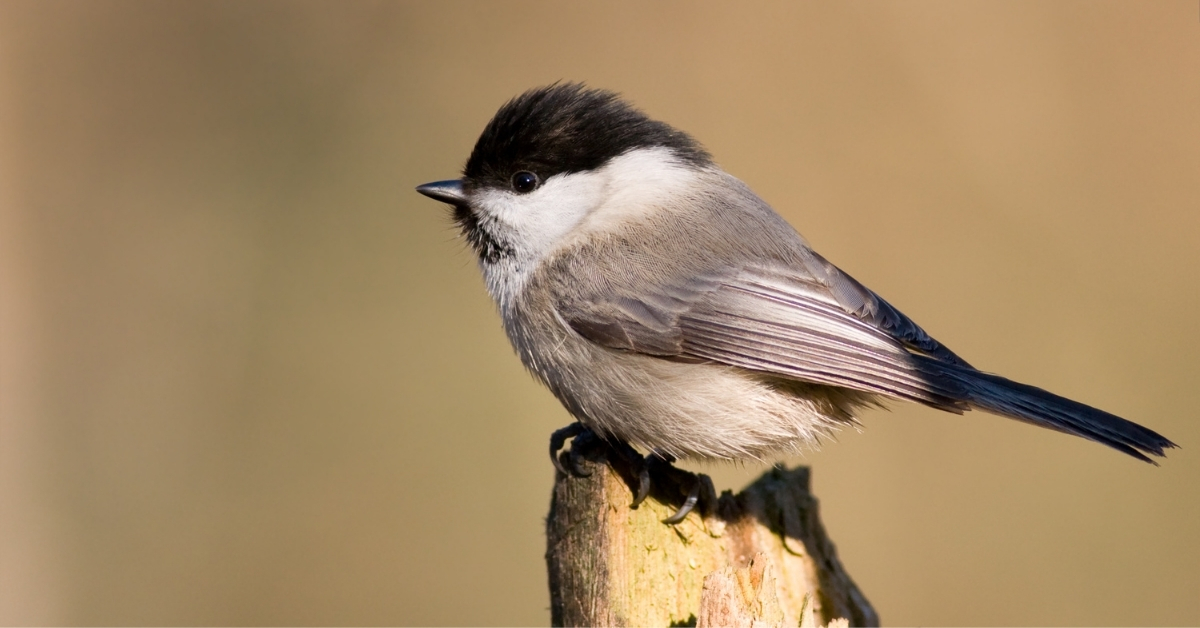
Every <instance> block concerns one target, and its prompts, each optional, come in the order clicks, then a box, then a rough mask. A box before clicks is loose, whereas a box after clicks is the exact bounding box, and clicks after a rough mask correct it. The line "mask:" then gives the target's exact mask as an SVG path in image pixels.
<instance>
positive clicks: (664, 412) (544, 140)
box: [417, 83, 1175, 502]
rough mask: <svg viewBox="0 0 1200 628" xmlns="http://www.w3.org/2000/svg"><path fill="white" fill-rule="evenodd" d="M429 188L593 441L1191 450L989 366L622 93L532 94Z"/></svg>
mask: <svg viewBox="0 0 1200 628" xmlns="http://www.w3.org/2000/svg"><path fill="white" fill-rule="evenodd" d="M417 191H419V192H420V193H422V194H424V195H426V196H429V197H431V198H434V199H437V200H439V201H443V202H445V203H448V204H450V205H452V206H453V208H454V219H455V220H456V222H457V223H458V225H459V226H460V227H461V228H462V232H463V234H464V235H465V237H466V240H467V241H468V242H469V243H470V244H471V246H472V247H473V248H474V250H475V252H476V253H477V254H478V256H479V265H480V267H481V268H482V270H483V275H484V278H485V279H486V283H487V287H488V290H489V292H490V293H491V295H492V298H493V299H495V301H496V304H497V306H498V307H499V310H500V315H501V317H502V318H503V321H504V329H505V331H506V332H507V334H508V338H509V340H510V341H511V342H512V345H513V347H514V348H515V349H516V351H517V354H518V355H519V356H520V358H521V361H522V362H523V363H524V364H525V366H526V367H527V368H528V369H529V370H530V371H531V372H533V374H534V375H536V376H537V378H538V379H540V380H541V381H542V382H543V383H545V384H546V385H547V386H548V387H549V388H550V390H551V391H553V393H554V395H555V396H556V397H558V399H559V400H560V401H561V402H562V403H563V405H564V406H566V408H567V410H568V411H569V412H570V413H571V414H572V415H573V416H574V417H575V418H576V419H577V420H578V422H579V423H580V424H582V427H586V428H587V429H588V430H591V431H592V432H594V433H595V434H596V435H599V436H600V437H602V438H606V439H609V440H612V441H615V442H623V443H630V444H633V445H636V446H639V447H641V448H644V449H645V450H648V451H649V452H650V453H651V455H654V456H657V457H659V458H663V459H666V460H668V461H669V460H671V459H673V458H685V457H694V458H707V459H726V460H738V459H763V458H764V457H767V456H770V455H772V454H776V453H779V452H781V451H789V450H794V449H797V448H798V447H800V446H803V445H813V444H816V442H817V441H818V439H819V437H820V436H821V435H824V434H827V433H829V432H831V431H832V430H835V429H836V428H838V427H840V426H845V425H847V424H854V423H855V416H856V413H857V412H858V411H859V410H860V409H861V408H863V407H864V406H870V405H875V404H878V403H880V402H881V401H883V400H886V399H901V400H906V401H915V402H917V403H921V404H924V405H927V406H930V407H933V408H937V409H939V410H946V411H948V412H954V413H959V414H961V413H963V412H966V411H968V410H975V409H978V410H984V411H987V412H991V413H993V414H998V415H1000V416H1005V417H1009V418H1012V419H1017V420H1019V421H1025V422H1027V423H1032V424H1034V425H1040V426H1042V427H1047V428H1050V429H1054V430H1058V431H1060V432H1066V433H1068V434H1074V435H1076V436H1082V437H1083V438H1087V439H1089V440H1093V441H1096V442H1098V443H1102V444H1104V445H1108V446H1109V447H1112V448H1113V449H1116V450H1118V451H1121V452H1124V453H1126V454H1129V455H1130V456H1133V457H1135V458H1137V459H1139V460H1144V461H1147V462H1150V458H1149V457H1147V455H1148V454H1149V455H1154V456H1162V455H1163V451H1164V450H1165V449H1167V448H1171V447H1174V446H1175V445H1174V443H1172V442H1171V441H1170V440H1168V439H1166V438H1164V437H1163V436H1161V435H1159V434H1157V433H1155V432H1154V431H1152V430H1149V429H1147V428H1145V427H1142V426H1140V425H1138V424H1136V423H1132V422H1130V421H1127V420H1125V419H1122V418H1120V417H1117V416H1114V415H1112V414H1109V413H1107V412H1104V411H1102V410H1098V409H1096V408H1092V407H1090V406H1087V405H1084V404H1082V403H1079V402H1076V401H1072V400H1070V399H1066V398H1064V397H1060V396H1058V395H1055V394H1053V393H1050V392H1047V391H1045V390H1042V389H1040V388H1035V387H1033V386H1029V385H1026V384H1020V383H1017V382H1014V381H1011V380H1008V379H1005V378H1003V377H1000V376H999V375H993V374H990V373H985V372H982V371H979V370H977V369H976V368H974V367H972V366H971V365H970V364H968V363H967V362H966V361H965V360H963V359H962V358H960V357H958V356H957V355H955V354H954V353H953V352H952V351H950V349H948V348H947V347H945V346H944V345H942V344H941V343H939V342H938V341H936V340H934V339H933V338H932V337H930V336H929V335H928V334H927V333H925V331H924V330H923V329H921V328H920V327H919V326H918V325H917V324H916V323H914V322H913V321H912V320H910V319H909V318H908V317H907V316H905V315H904V314H902V313H901V312H900V311H899V310H897V309H896V308H894V307H892V306H891V305H890V304H889V303H888V302H887V301H884V300H883V299H882V298H880V297H879V296H878V295H876V294H875V293H874V292H872V291H871V290H869V289H867V288H866V287H865V286H863V285H862V284H860V283H859V282H858V281H855V280H854V278H852V277H850V276H849V275H847V274H846V273H844V272H842V271H841V270H840V269H838V268H837V267H836V266H834V265H833V264H831V263H830V262H828V261H826V259H825V258H823V257H821V256H820V255H819V254H817V253H816V252H815V251H813V249H812V248H811V247H810V246H809V245H808V243H807V242H806V241H805V240H804V238H802V237H801V236H800V235H799V234H798V233H797V232H796V231H795V230H794V229H793V228H792V227H791V226H790V225H789V224H788V223H787V222H785V221H784V220H783V218H781V217H780V216H779V215H778V214H776V213H775V212H774V211H773V210H772V209H771V208H770V207H769V206H768V205H767V204H766V203H765V202H764V201H763V200H762V199H760V198H759V197H758V196H757V195H755V193H754V192H753V191H751V190H750V188H749V187H747V186H746V185H745V184H744V183H742V182H741V181H740V180H738V179H736V178H734V177H733V176H732V175H730V174H728V173H726V172H725V171H724V170H722V169H721V168H720V167H719V166H718V165H717V164H716V163H715V162H714V161H713V159H712V157H711V156H710V155H709V154H708V152H706V151H705V150H704V148H702V147H701V145H700V144H699V143H697V142H696V140H694V139H692V137H691V136H689V135H688V134H686V133H684V132H682V131H679V130H677V129H675V128H673V127H671V126H669V125H667V124H665V123H663V122H659V121H657V120H653V119H651V118H649V117H647V116H646V115H645V114H644V113H642V112H641V111H639V110H638V109H636V108H634V107H633V106H631V105H629V104H627V103H626V102H624V101H623V100H621V99H620V98H619V97H618V96H617V95H616V94H614V93H612V92H608V91H603V90H598V89H591V88H588V87H585V86H583V85H581V84H574V83H558V84H554V85H550V86H548V87H542V88H538V89H533V90H530V91H528V92H526V93H524V94H522V95H520V96H517V97H516V98H514V99H512V100H511V101H509V102H508V103H506V104H505V105H504V106H502V107H501V108H500V110H499V111H498V112H497V113H496V115H495V117H493V118H492V120H491V121H490V122H489V123H488V124H487V127H486V128H485V129H484V130H483V133H482V135H481V136H480V137H479V140H478V141H477V142H476V144H475V148H474V150H473V151H472V153H471V156H470V158H469V159H468V161H467V164H466V168H465V169H464V171H463V177H462V178H461V179H455V180H450V181H440V182H436V183H429V184H426V185H422V186H420V187H418V188H417ZM582 427H576V428H573V429H571V428H568V430H567V431H560V433H558V434H557V435H556V438H555V439H554V443H555V444H554V445H552V448H551V449H552V454H553V453H554V452H555V451H556V450H557V447H558V446H561V444H562V442H563V440H564V439H565V437H566V436H569V435H574V434H576V433H579V432H580V431H581V430H582ZM555 463H556V464H558V459H557V456H555ZM560 468H561V467H560ZM643 494H644V490H643ZM692 501H693V502H694V501H695V500H694V499H693V500H692Z"/></svg>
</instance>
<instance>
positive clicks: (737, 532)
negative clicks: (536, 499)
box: [546, 446, 879, 627]
mask: <svg viewBox="0 0 1200 628" xmlns="http://www.w3.org/2000/svg"><path fill="white" fill-rule="evenodd" d="M564 455H565V454H564ZM579 466H580V467H582V468H583V470H585V471H586V472H590V475H588V476H586V477H578V476H576V475H574V474H571V475H563V474H561V473H560V474H558V476H557V478H556V479H555V484H554V494H553V498H552V500H551V504H550V515H549V517H548V518H547V521H546V531H547V550H546V562H547V566H548V568H549V576H550V602H551V621H552V622H553V624H554V625H555V626H697V625H699V626H747V627H750V626H754V627H759V626H763V627H765V626H797V625H800V626H823V625H827V624H831V623H833V624H834V625H838V624H840V625H845V623H844V622H843V621H842V620H845V622H848V623H849V625H853V626H877V625H879V616H878V615H877V614H876V613H875V610H874V609H873V608H872V607H871V605H870V603H869V602H868V601H867V599H866V597H865V596H864V595H863V594H862V592H861V591H859V589H858V587H857V586H855V584H854V582H853V581H852V580H851V579H850V576H849V574H847V573H846V571H845V569H844V568H843V567H842V564H841V562H840V561H839V560H838V558H837V552H836V550H835V549H834V546H833V543H832V542H831V541H830V540H829V537H828V536H827V535H826V534H825V528H824V526H823V525H822V524H821V521H820V519H819V518H818V516H817V500H816V498H815V497H813V495H812V494H811V493H810V492H809V485H810V483H809V477H810V472H809V469H808V468H807V467H799V468H796V469H792V470H786V469H783V468H782V467H776V468H774V469H772V470H770V471H768V472H767V473H765V474H763V475H762V476H761V477H760V478H759V479H758V480H757V481H755V482H754V483H753V484H751V485H750V486H748V487H747V488H746V489H745V490H744V491H742V492H741V493H739V494H737V495H733V494H732V493H730V492H729V491H726V492H725V493H724V494H722V495H721V496H720V497H719V498H718V497H717V496H716V495H715V494H712V491H711V487H712V482H711V480H709V479H708V478H707V476H703V475H695V474H692V473H688V472H686V471H682V470H680V469H676V468H674V467H669V466H666V465H656V466H654V467H653V469H652V473H651V481H652V484H651V486H652V489H651V493H650V496H649V498H647V499H646V501H645V502H644V503H643V504H642V505H641V506H640V507H639V508H637V509H632V508H630V504H631V503H632V501H633V492H632V490H631V488H630V487H631V486H636V472H635V471H634V470H633V468H632V466H631V465H630V463H629V462H628V461H627V460H626V459H625V458H623V457H622V456H620V455H616V454H614V453H613V451H612V450H610V449H609V448H607V447H606V446H600V447H595V448H592V449H591V450H590V451H587V452H584V455H583V456H582V459H581V464H580V465H579ZM695 482H702V483H704V484H702V486H707V487H708V489H707V491H705V492H708V493H709V495H708V498H707V499H702V501H701V506H700V507H697V509H696V510H695V511H694V512H692V513H691V514H689V515H688V516H687V518H686V519H684V520H683V521H682V522H681V523H680V524H678V525H667V524H664V523H662V520H663V519H664V518H666V517H668V516H670V515H671V514H673V513H674V512H675V511H676V510H677V509H678V507H679V506H680V504H682V503H683V500H684V498H685V496H686V493H687V491H688V489H689V488H690V487H691V486H692V485H693V483H695Z"/></svg>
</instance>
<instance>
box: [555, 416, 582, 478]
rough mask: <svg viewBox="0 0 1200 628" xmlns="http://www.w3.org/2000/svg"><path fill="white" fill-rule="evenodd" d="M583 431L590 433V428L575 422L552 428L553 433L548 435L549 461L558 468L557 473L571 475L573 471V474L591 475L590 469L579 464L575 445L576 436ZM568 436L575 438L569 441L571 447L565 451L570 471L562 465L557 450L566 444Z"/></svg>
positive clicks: (560, 449) (577, 450)
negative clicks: (556, 428)
mask: <svg viewBox="0 0 1200 628" xmlns="http://www.w3.org/2000/svg"><path fill="white" fill-rule="evenodd" d="M585 432H586V433H588V434H591V430H589V429H587V428H586V427H584V426H583V424H582V423H578V422H576V423H572V424H570V425H568V426H566V427H564V428H562V429H558V430H554V433H553V434H551V435H550V462H552V463H554V468H555V469H558V472H559V473H561V474H563V475H571V473H572V472H573V473H574V474H575V475H578V476H583V477H587V476H589V475H591V471H587V470H585V469H583V468H582V467H581V466H580V464H579V449H578V448H577V447H576V442H577V441H578V439H577V438H576V437H578V436H580V435H582V434H584V433H585ZM568 438H571V439H575V440H572V441H571V449H570V450H569V451H568V452H567V457H568V458H570V460H571V470H570V471H568V470H567V467H565V466H564V465H563V462H562V458H561V457H560V456H559V452H560V451H562V448H563V446H564V445H566V443H567V439H568Z"/></svg>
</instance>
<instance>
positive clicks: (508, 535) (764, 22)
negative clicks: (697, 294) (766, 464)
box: [0, 0, 1200, 625]
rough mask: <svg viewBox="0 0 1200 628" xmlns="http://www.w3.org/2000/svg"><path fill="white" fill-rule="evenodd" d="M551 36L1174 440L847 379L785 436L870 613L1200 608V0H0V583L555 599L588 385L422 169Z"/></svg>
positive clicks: (340, 607) (119, 596) (329, 618)
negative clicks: (859, 413) (541, 377)
mask: <svg viewBox="0 0 1200 628" xmlns="http://www.w3.org/2000/svg"><path fill="white" fill-rule="evenodd" d="M560 78H569V79H581V80H586V81H589V82H590V83H591V84H593V85H596V86H603V87H608V88H613V89H617V90H620V91H622V92H623V93H625V94H626V95H627V96H628V97H630V98H631V99H632V100H634V101H635V102H637V103H638V104H639V105H641V106H642V107H643V108H645V109H646V110H647V111H648V112H650V113H651V114H652V115H654V116H656V117H659V118H661V119H664V120H667V121H669V122H671V123H672V124H675V125H677V126H679V127H680V128H683V129H685V130H687V131H689V132H691V133H693V134H694V135H695V136H696V137H698V138H699V139H700V140H701V141H702V142H704V143H705V144H706V145H707V147H708V148H709V149H711V151H712V152H713V153H714V154H715V155H716V157H717V159H718V161H719V162H720V163H721V164H723V165H724V166H725V167H726V169H727V170H729V171H731V172H733V173H734V174H736V175H738V176H740V177H742V178H743V179H744V180H746V181H747V182H749V183H750V185H752V186H753V187H754V188H755V189H757V190H758V191H759V192H760V193H761V194H762V195H763V196H764V197H765V198H766V199H767V200H768V201H770V202H771V203H772V204H773V205H774V206H775V207H776V208H778V209H779V211H780V212H781V213H783V214H784V215H785V216H786V217H787V218H788V219H789V220H790V221H791V222H792V223H793V224H795V225H796V226H797V227H798V228H799V229H800V230H801V231H802V232H803V233H804V234H805V235H806V236H807V237H808V238H809V239H810V240H811V241H812V242H813V243H814V244H815V246H816V247H817V248H818V250H820V251H821V252H822V253H823V254H825V255H826V256H827V257H828V258H830V259H832V260H834V261H835V263H837V264H839V265H840V266H842V267H843V268H844V269H846V270H847V271H849V272H850V273H852V274H854V275H855V276H856V277H857V278H859V279H860V280H862V281H863V282H864V283H866V284H867V285H869V286H871V287H872V288H874V289H875V290H877V291H878V292H880V293H881V294H883V295H884V296H885V297H886V298H888V299H889V300H890V301H892V302H893V303H894V304H896V305H897V306H898V307H900V308H901V309H903V310H904V311H905V312H907V313H908V314H909V315H911V316H912V317H913V318H915V319H916V320H917V321H919V322H920V323H921V324H922V325H923V326H924V327H925V328H926V329H928V330H929V331H930V332H931V333H933V334H934V335H935V336H937V337H938V338H940V339H941V340H943V341H944V342H946V343H947V344H949V345H950V346H951V347H953V348H954V349H955V350H956V351H958V352H959V353H960V354H962V355H963V356H965V357H966V358H967V359H969V360H971V361H972V362H974V363H975V364H976V365H979V366H980V367H982V368H985V369H987V370H992V371H996V372H1000V373H1004V374H1006V375H1008V376H1010V377H1013V378H1016V379H1019V380H1022V381H1027V382H1030V383H1035V384H1038V385H1042V386H1044V387H1047V388H1050V389H1052V390H1054V391H1057V392H1059V393H1062V394H1066V395H1069V396H1072V397H1075V398H1078V399H1081V400H1083V401H1086V402H1089V403H1092V404H1095V405H1098V406H1101V407H1103V408H1106V409H1109V410H1111V411H1114V412H1117V413H1120V414H1123V415H1125V416H1128V417H1130V418H1133V419H1136V420H1138V421H1140V422H1143V423H1145V424H1147V425H1149V426H1151V427H1153V428H1154V429H1157V430H1160V431H1162V432H1163V433H1164V434H1166V435H1167V436H1169V437H1171V438H1173V439H1175V440H1176V441H1177V442H1179V443H1180V444H1181V445H1183V449H1182V450H1179V451H1176V452H1173V454H1172V456H1171V457H1170V458H1169V459H1167V460H1166V461H1165V462H1164V464H1163V466H1162V467H1161V468H1154V467H1152V466H1150V465H1144V464H1141V463H1137V462H1135V461H1133V460H1130V459H1127V458H1126V457H1124V456H1122V455H1120V454H1117V453H1114V452H1112V451H1109V450H1106V449H1105V448H1103V447H1100V446H1097V445H1094V444H1091V443H1087V442H1085V441H1082V440H1079V439H1075V438H1071V437H1067V436H1062V435H1059V434H1055V433H1052V432H1048V431H1045V430H1039V429H1036V428H1032V427H1029V426H1025V425H1021V424H1018V423H1015V422H1010V421H1004V420H1000V419H996V418H992V417H988V416H986V415H969V416H967V417H955V416H951V415H946V414H941V413H938V412H935V411H932V410H926V409H921V408H916V407H908V406H898V407H896V408H895V410H894V411H892V412H891V413H885V412H873V413H870V414H869V415H868V416H867V417H866V418H865V421H864V423H865V426H866V429H865V431H864V432H863V433H861V434H858V433H853V432H848V433H846V434H844V435H843V436H842V437H841V438H840V442H839V443H836V444H833V445H830V446H828V447H827V448H826V449H825V450H824V451H822V452H820V453H815V454H812V455H810V456H807V457H806V458H805V459H804V460H805V461H806V462H807V463H808V464H811V465H813V467H814V468H815V482H816V490H817V491H818V494H819V495H820V497H821V499H822V506H823V512H824V517H825V521H826V523H827V525H828V527H829V529H830V531H831V533H832V535H833V538H834V539H835V540H836V541H837V543H838V548H839V550H840V552H841V556H842V557H843V559H844V560H845V562H846V563H847V565H848V567H849V569H850V571H851V573H852V574H853V575H854V576H855V578H856V579H857V581H858V582H859V584H860V585H861V586H862V588H863V590H864V591H865V592H866V593H867V595H868V596H869V597H870V599H871V600H872V601H873V602H874V603H875V605H876V606H877V608H878V609H879V611H880V613H881V614H882V617H883V619H884V621H885V622H887V623H890V624H916V623H923V624H948V623H953V624H1193V625H1194V624H1197V623H1200V417H1198V414H1200V411H1198V410H1197V408H1200V381H1198V377H1197V375H1198V374H1200V325H1198V324H1197V310H1198V309H1200V290H1198V289H1197V288H1200V211H1198V210H1200V207H1198V201H1197V199H1200V7H1198V6H1197V2H1196V1H1195V0H1183V1H1180V2H1167V1H1158V2H1142V1H1129V2H1099V1H1091V0H1089V1H1085V2H1065V1H1062V2H1054V3H1043V2H1023V3H1022V2H969V3H965V2H957V1H953V2H901V3H871V2H839V3H792V2H788V3H776V4H765V3H764V4H744V3H732V2H702V3H693V2H678V3H666V2H663V3H653V4H644V3H637V2H629V3H623V4H610V3H549V2H547V3H536V2H524V3H514V2H503V3H502V2H475V3H470V2H439V3H386V2H385V3H361V2H360V3H323V4H321V3H318V4H305V3H298V2H284V3H247V2H228V3H216V2H209V3H149V2H146V3H137V2H132V3H113V2H100V1H91V2H76V3H60V2H11V1H9V2H4V3H2V4H0V622H3V623H30V624H41V623H52V624H73V623H85V624H110V623H117V624H142V623H150V624H224V623H234V624H263V623H266V624H313V623H315V624H371V623H384V624H542V623H545V622H547V621H548V620H549V614H548V611H547V606H548V598H547V594H546V591H545V582H544V581H545V576H544V568H543V564H542V552H543V547H542V517H543V516H544V514H545V512H546V507H547V503H548V496H549V489H550V484H551V478H552V476H551V468H550V464H549V462H548V461H547V459H546V454H545V447H546V437H547V435H548V433H549V432H550V431H551V430H552V429H553V428H556V427H559V426H561V425H563V424H565V423H567V422H568V417H567V415H566V413H565V412H564V411H563V410H562V409H561V408H560V407H559V406H558V404H557V403H556V402H555V401H554V400H553V399H552V398H551V396H550V395H549V393H547V392H546V391H544V390H543V389H542V388H540V387H539V385H537V384H536V383H535V382H534V381H533V380H532V379H531V378H530V377H528V376H527V375H526V374H525V373H524V372H522V370H521V368H520V366H519V364H518V362H517V360H516V359H515V357H514V356H513V355H512V354H511V350H510V349H509V347H508V345H507V342H506V340H505V338H504V337H503V334H502V333H501V331H500V328H499V324H498V319H497V317H496V315H495V313H494V311H493V309H492V305H491V303H490V302H489V300H488V298H487V296H486V294H485V293H484V290H483V288H482V285H481V281H480V279H479V277H478V273H477V271H476V269H475V267H474V262H473V260H472V257H471V255H470V254H469V253H468V252H467V251H466V250H465V249H464V247H463V244H462V243H461V242H460V241H459V240H458V239H457V238H456V234H455V233H454V230H453V229H452V228H451V226H450V222H449V219H448V217H447V214H446V212H445V210H444V208H443V207H441V206H439V205H438V204H436V203H434V202H432V201H429V200H428V199H424V198H422V197H420V196H418V195H417V194H415V193H414V192H413V190H412V188H413V186H414V185H417V184H419V183H423V182H426V181H430V180H435V179H441V178H449V177H453V176H455V175H456V174H457V170H458V168H460V167H461V165H462V163H463V162H464V161H465V159H466V157H467V154H468V153H469V151H470V149H471V146H472V144H473V142H474V140H475V137H476V135H477V134H478V133H479V131H480V130H481V129H482V127H483V125H484V124H485V123H486V121H487V120H488V118H489V116H490V115H491V114H492V112H493V111H494V110H495V109H496V107H497V106H499V105H500V104H501V103H502V102H503V101H504V100H505V99H507V98H509V97H511V96H513V95H515V94H517V93H518V92H520V91H522V90H524V89H526V88H529V87H532V86H536V85H540V84H544V83H547V82H550V81H553V80H556V79H560ZM791 462H792V463H798V462H800V460H799V459H797V460H793V461H791ZM709 470H710V471H711V472H713V473H714V475H715V476H716V478H717V481H718V484H720V485H722V486H724V487H734V488H736V487H738V486H740V485H742V484H744V483H746V482H747V481H749V479H751V478H752V477H753V476H754V475H755V474H756V473H757V472H758V469H757V468H746V469H740V468H728V467H716V468H711V469H709Z"/></svg>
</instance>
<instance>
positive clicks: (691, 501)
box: [662, 479, 700, 525]
mask: <svg viewBox="0 0 1200 628" xmlns="http://www.w3.org/2000/svg"><path fill="white" fill-rule="evenodd" d="M699 499H700V481H699V479H697V480H696V481H695V482H693V483H692V488H691V489H689V490H688V496H687V499H686V500H684V502H683V505H682V506H680V507H679V510H677V511H676V512H675V514H673V515H671V516H670V517H667V518H666V519H663V520H662V522H663V523H665V524H668V525H675V524H677V523H680V522H682V521H683V520H684V519H685V518H686V517H687V516H688V513H690V512H692V509H693V508H695V507H696V502H697V501H698V500H699Z"/></svg>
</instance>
